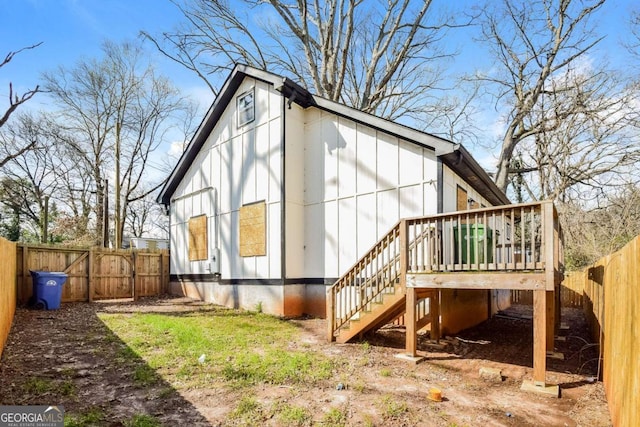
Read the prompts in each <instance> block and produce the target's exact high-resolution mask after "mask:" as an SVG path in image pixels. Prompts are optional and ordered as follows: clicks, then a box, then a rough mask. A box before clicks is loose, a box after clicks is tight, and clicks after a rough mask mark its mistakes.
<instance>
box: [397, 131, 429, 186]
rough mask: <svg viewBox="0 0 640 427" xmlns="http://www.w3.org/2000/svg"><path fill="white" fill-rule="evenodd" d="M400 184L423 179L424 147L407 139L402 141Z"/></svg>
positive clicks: (417, 181) (408, 183)
mask: <svg viewBox="0 0 640 427" xmlns="http://www.w3.org/2000/svg"><path fill="white" fill-rule="evenodd" d="M399 152H400V185H410V184H416V183H419V182H421V181H422V176H423V174H422V166H423V161H422V159H423V157H422V156H423V154H422V152H423V149H422V148H421V147H418V146H417V145H415V144H411V143H408V142H405V141H402V142H401V143H400V150H399Z"/></svg>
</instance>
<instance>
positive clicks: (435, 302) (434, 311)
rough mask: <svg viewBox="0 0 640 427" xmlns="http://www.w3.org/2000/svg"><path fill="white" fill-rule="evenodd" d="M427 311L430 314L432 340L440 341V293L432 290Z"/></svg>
mask: <svg viewBox="0 0 640 427" xmlns="http://www.w3.org/2000/svg"><path fill="white" fill-rule="evenodd" d="M429 311H430V314H431V333H430V338H431V339H432V340H436V341H438V340H440V311H441V310H440V291H439V290H434V291H433V296H432V297H431V298H430V299H429Z"/></svg>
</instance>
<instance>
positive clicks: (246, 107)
mask: <svg viewBox="0 0 640 427" xmlns="http://www.w3.org/2000/svg"><path fill="white" fill-rule="evenodd" d="M237 108H238V127H240V126H244V125H246V124H247V123H251V122H252V121H253V119H254V118H255V115H256V110H255V102H254V96H253V89H251V90H249V91H247V92H245V93H243V94H242V95H240V96H238V105H237Z"/></svg>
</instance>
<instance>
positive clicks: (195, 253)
mask: <svg viewBox="0 0 640 427" xmlns="http://www.w3.org/2000/svg"><path fill="white" fill-rule="evenodd" d="M208 241H209V239H208V238H207V216H206V215H200V216H194V217H192V218H189V261H202V260H206V259H207V257H208V253H207V246H208V245H207V242H208Z"/></svg>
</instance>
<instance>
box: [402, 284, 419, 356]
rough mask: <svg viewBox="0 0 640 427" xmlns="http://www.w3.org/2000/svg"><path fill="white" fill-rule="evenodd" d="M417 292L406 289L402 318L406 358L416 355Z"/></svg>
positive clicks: (414, 289) (413, 289)
mask: <svg viewBox="0 0 640 427" xmlns="http://www.w3.org/2000/svg"><path fill="white" fill-rule="evenodd" d="M416 293H417V290H416V288H413V287H410V288H407V294H406V295H407V298H406V304H407V307H406V312H405V316H404V321H405V327H406V334H407V338H406V340H407V342H406V350H407V356H410V357H416V356H417V355H418V354H417V341H418V331H417V330H416V321H417V319H416V304H417V303H418V301H417V295H416Z"/></svg>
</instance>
